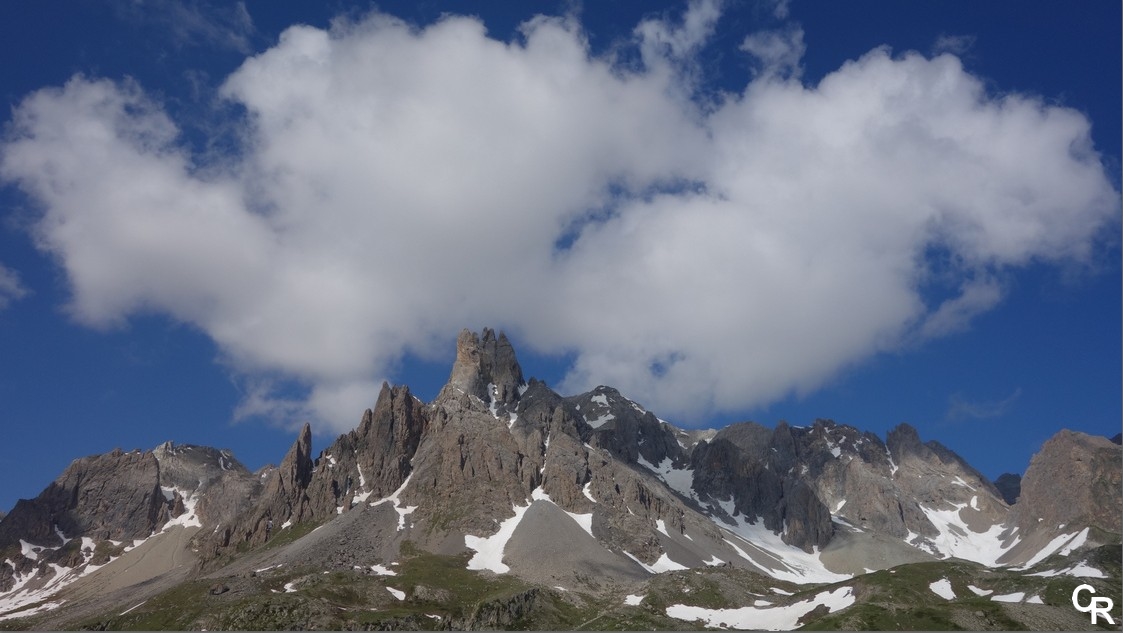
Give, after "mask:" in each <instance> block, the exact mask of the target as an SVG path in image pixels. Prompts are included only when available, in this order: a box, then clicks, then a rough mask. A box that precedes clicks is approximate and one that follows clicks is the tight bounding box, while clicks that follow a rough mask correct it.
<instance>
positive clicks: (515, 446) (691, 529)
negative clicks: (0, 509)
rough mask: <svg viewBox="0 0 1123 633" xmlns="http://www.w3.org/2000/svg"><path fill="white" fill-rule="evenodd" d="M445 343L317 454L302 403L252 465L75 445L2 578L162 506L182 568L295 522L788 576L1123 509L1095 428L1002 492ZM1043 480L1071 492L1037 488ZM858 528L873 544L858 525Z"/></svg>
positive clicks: (902, 432) (555, 568)
mask: <svg viewBox="0 0 1123 633" xmlns="http://www.w3.org/2000/svg"><path fill="white" fill-rule="evenodd" d="M456 349H457V356H456V360H455V362H454V364H453V367H452V370H451V372H450V376H449V380H448V383H447V384H446V386H445V387H444V388H443V389H442V390H441V392H440V394H439V395H438V396H437V398H436V399H435V400H434V401H433V402H430V403H424V402H422V401H420V400H419V399H417V398H416V397H415V396H414V395H413V394H412V393H411V392H410V390H409V388H408V387H405V386H396V387H391V386H390V385H383V387H382V389H381V391H380V393H379V394H378V398H377V403H376V404H375V406H374V407H373V409H370V410H367V411H365V412H364V413H363V414H362V416H361V419H360V422H359V424H358V426H357V427H356V428H355V429H354V430H352V431H351V432H349V433H346V434H344V435H341V436H340V437H339V438H337V439H336V440H335V441H334V442H333V443H332V444H331V445H330V446H328V447H327V448H325V449H324V450H323V451H321V452H320V453H319V454H318V455H317V456H315V457H313V455H312V436H311V429H310V427H308V426H307V425H306V426H305V427H304V428H303V429H302V430H301V431H300V433H299V434H298V436H297V438H296V440H295V441H294V443H293V445H292V447H291V448H290V450H289V451H288V453H287V454H286V455H285V457H284V459H283V460H282V461H281V463H280V465H279V466H277V467H270V468H267V469H263V470H262V471H259V472H258V473H250V472H248V471H247V470H246V469H245V467H244V466H242V465H241V464H240V463H238V462H237V460H235V459H234V457H233V456H232V455H231V454H229V452H227V451H217V450H215V449H209V448H205V447H192V446H176V445H173V444H171V443H167V444H164V445H161V446H159V447H157V448H156V449H154V450H152V451H148V452H140V451H134V452H133V453H122V452H120V451H115V452H114V453H110V454H107V455H102V456H92V457H88V458H83V459H80V460H76V461H75V462H74V463H73V464H72V465H71V467H70V468H68V469H67V471H66V472H64V473H63V475H61V476H60V478H59V479H58V480H56V482H54V483H52V484H51V485H50V486H48V488H47V489H46V490H44V492H43V493H42V494H41V495H40V496H39V497H37V498H36V499H34V500H25V501H21V502H20V504H17V506H16V508H14V509H13V511H12V513H11V514H10V515H9V516H8V517H6V518H4V519H3V520H2V521H0V555H2V556H3V558H2V560H3V562H2V563H0V592H4V591H9V592H15V589H14V588H23V589H26V588H34V587H35V586H36V584H35V583H30V584H29V579H32V578H38V579H39V580H38V581H37V582H38V586H45V585H48V584H49V583H50V582H51V580H50V579H51V578H52V577H57V575H58V574H62V573H66V572H65V570H66V569H73V570H79V569H84V568H86V567H90V568H92V567H93V566H94V565H96V564H100V563H103V562H108V561H110V560H114V559H115V557H119V556H122V555H124V554H125V553H126V552H127V550H128V547H124V546H122V545H121V544H122V543H125V542H130V541H131V542H141V541H143V540H145V539H149V538H151V537H153V536H154V535H157V536H158V535H161V534H164V533H166V532H167V530H168V529H170V528H171V527H173V526H177V525H178V526H185V527H191V526H194V527H191V529H192V530H194V531H192V532H190V534H191V535H193V538H192V541H191V549H192V550H193V551H194V552H197V554H195V555H197V557H198V565H199V570H200V571H199V573H208V574H215V573H220V570H223V569H232V568H233V567H231V566H235V567H236V566H237V565H239V564H242V565H243V566H244V564H243V563H238V561H239V560H240V559H241V557H244V556H245V555H246V554H245V553H246V552H254V551H259V550H260V551H261V552H263V554H262V556H263V555H264V552H268V551H273V550H271V549H269V548H265V549H262V548H263V546H266V545H272V544H271V543H269V542H268V541H270V539H271V538H279V537H284V538H282V539H281V540H282V541H284V542H288V541H287V540H286V539H288V537H287V536H285V535H287V534H289V531H290V530H291V531H293V533H294V534H295V533H298V531H299V534H305V536H303V537H301V538H300V539H298V540H297V541H296V542H294V543H293V544H292V545H291V546H288V545H286V546H284V547H282V548H281V549H280V550H279V551H282V552H283V556H282V558H280V559H277V560H283V561H285V562H284V563H283V564H285V565H298V564H299V565H319V566H321V567H322V566H324V565H326V566H327V568H328V569H337V570H350V569H351V568H352V567H354V566H356V565H360V566H361V565H362V564H365V565H367V566H370V564H371V563H376V566H377V565H386V564H390V563H391V562H392V561H394V560H397V559H398V558H400V557H401V555H402V551H403V548H405V547H409V548H420V550H422V551H428V552H432V553H434V554H438V555H452V556H467V557H468V569H478V570H484V571H486V572H488V573H495V574H507V573H510V574H512V575H514V576H517V577H519V578H523V579H527V580H530V581H533V582H536V583H541V584H542V585H543V586H560V585H565V586H574V585H575V584H577V585H580V584H582V583H584V584H585V585H588V584H589V583H603V582H616V583H629V582H638V581H641V580H643V579H646V578H649V577H651V576H652V574H655V575H658V574H662V573H667V572H671V571H673V570H676V569H687V568H697V569H705V568H708V567H711V566H714V565H729V566H732V567H735V568H744V569H746V570H752V571H753V572H754V573H763V574H766V575H767V576H770V577H772V578H775V579H779V580H784V581H790V582H795V583H808V582H829V581H833V580H838V579H845V578H848V577H849V575H850V574H852V573H855V572H854V571H849V570H855V569H856V570H859V571H860V570H862V569H879V568H883V567H885V566H887V565H889V564H896V563H891V562H889V561H893V560H896V561H904V560H939V559H945V558H948V557H960V558H967V559H969V560H975V561H976V562H981V563H983V564H985V565H990V566H995V565H1000V566H1001V565H1005V566H1011V565H1017V564H1028V563H1033V562H1034V561H1035V560H1040V559H1043V558H1044V557H1045V556H1048V555H1049V554H1052V553H1055V552H1057V551H1061V548H1062V547H1064V548H1065V549H1064V551H1082V550H1084V549H1087V548H1089V547H1092V546H1094V545H1095V544H1096V543H1100V542H1104V539H1107V540H1108V541H1109V542H1110V541H1111V539H1112V538H1115V537H1113V536H1112V535H1118V534H1119V532H1120V531H1121V530H1120V526H1119V522H1118V517H1119V515H1120V511H1119V510H1118V509H1119V508H1121V507H1123V502H1120V501H1119V497H1120V493H1119V488H1120V485H1119V484H1120V481H1119V452H1120V450H1119V445H1118V444H1112V443H1111V442H1110V441H1108V440H1106V439H1102V441H1100V438H1089V437H1088V436H1085V435H1083V434H1078V433H1072V432H1062V433H1061V434H1058V436H1057V437H1055V438H1053V440H1050V442H1049V443H1047V444H1046V446H1045V447H1043V449H1042V452H1041V453H1040V454H1039V455H1038V456H1037V457H1035V458H1034V461H1033V463H1032V464H1031V465H1030V469H1029V470H1028V471H1027V473H1026V477H1025V479H1024V480H1023V482H1022V484H1023V485H1022V496H1021V497H1020V498H1018V501H1017V503H1014V504H1011V503H1009V502H1008V501H1007V500H1006V499H1005V498H1004V496H1003V492H1000V490H999V488H997V487H996V486H995V485H994V484H993V483H991V482H989V481H988V480H987V479H986V478H985V477H984V476H982V475H981V474H980V473H979V472H978V471H976V470H975V469H974V468H972V467H971V466H970V465H969V464H967V463H966V462H964V461H963V460H962V459H961V458H960V457H959V456H958V455H956V454H955V453H954V452H952V451H951V450H949V449H947V448H946V447H944V446H942V445H940V444H939V443H937V442H931V441H930V442H922V441H921V439H920V437H919V435H918V434H917V432H916V430H915V429H913V428H912V427H910V426H908V425H901V426H899V427H897V428H895V429H893V430H892V431H890V433H889V434H888V436H887V437H886V440H885V441H884V442H882V440H881V439H880V438H878V437H877V436H875V435H873V434H871V433H865V432H862V431H859V430H858V429H855V428H853V427H850V426H847V425H840V424H836V423H834V422H833V421H830V420H817V421H816V422H815V423H814V424H813V425H811V426H809V427H799V426H791V425H788V424H786V423H783V422H781V423H780V424H778V425H777V426H776V427H775V428H772V429H769V428H766V427H764V426H761V425H759V424H755V423H751V422H745V423H739V424H733V425H730V426H728V427H725V428H723V429H721V430H717V431H713V430H711V431H688V430H682V429H678V428H676V427H674V426H673V425H671V424H669V423H667V422H665V421H663V420H660V419H659V418H658V417H657V416H655V415H654V414H653V413H652V412H649V411H647V410H645V409H644V408H643V407H642V406H641V405H640V404H638V403H635V402H632V401H631V400H628V399H627V398H626V397H624V396H623V395H622V394H620V393H619V392H618V391H616V390H615V389H612V388H610V387H605V386H601V387H597V388H596V389H594V390H592V391H590V392H588V393H584V394H579V395H576V396H571V397H561V396H559V395H558V394H556V393H555V392H554V391H552V390H551V389H550V388H549V387H548V386H547V385H546V384H545V383H543V382H541V381H537V380H534V379H531V380H530V381H529V382H527V381H525V380H524V378H523V374H522V370H521V367H520V366H519V364H518V361H517V359H516V357H515V354H514V350H513V348H512V347H511V345H510V342H509V341H508V340H507V338H506V336H504V335H503V334H502V333H499V334H498V335H496V333H495V332H493V331H491V330H486V329H485V330H484V331H483V333H482V334H481V335H476V334H475V333H472V332H470V331H467V330H465V331H464V332H461V334H460V335H459V337H458V339H457V347H456ZM1113 460H1114V461H1113ZM1082 481H1089V482H1093V484H1092V485H1090V486H1085V487H1083V488H1082V487H1081V486H1080V483H1079V482H1082ZM1065 486H1067V488H1066V487H1065ZM1058 489H1063V490H1066V491H1070V492H1071V494H1070V495H1069V496H1068V497H1067V499H1068V500H1069V502H1068V503H1066V504H1058V503H1056V502H1055V501H1050V499H1051V498H1050V496H1049V495H1050V491H1052V490H1058ZM1104 499H1107V500H1108V503H1106V504H1104V503H1103V500H1104ZM1097 504H1098V506H1097ZM1112 512H1114V513H1115V514H1114V517H1115V521H1114V522H1112V518H1111V513H1112ZM270 526H271V527H270ZM304 526H320V527H325V528H330V529H324V530H322V531H321V530H317V531H316V532H311V533H310V532H309V530H310V529H311V528H310V527H304ZM1085 528H1088V529H1085ZM1081 530H1083V531H1081ZM1089 530H1092V531H1091V532H1089ZM332 535H334V536H332ZM77 537H82V540H81V541H78V540H76V538H77ZM1062 537H1063V538H1062ZM871 539H872V540H871ZM79 542H80V543H81V546H80V547H79V546H78V545H76V544H77V543H79ZM875 542H876V543H880V544H881V545H878V546H877V547H878V548H880V549H879V550H877V551H874V553H873V554H870V553H869V552H870V551H871V550H869V546H868V545H862V543H875ZM68 543H70V544H71V545H69V546H68ZM892 543H895V544H896V545H893V546H892V547H891V548H889V549H888V550H887V549H886V547H885V546H886V544H892ZM298 544H299V547H298V546H297V545H298ZM545 544H551V545H549V546H547V545H545ZM980 544H982V545H980ZM544 547H546V550H545V551H549V552H550V555H549V556H547V557H545V558H544V557H543V551H544V550H543V548H544ZM1050 547H1051V548H1053V549H1052V550H1050V551H1046V550H1048V548H1050ZM294 548H295V549H294ZM496 548H498V549H497V552H498V553H497V554H496V553H495V552H496ZM893 548H896V549H893ZM988 548H989V549H988ZM95 550H97V551H98V552H99V553H98V556H99V557H98V558H97V563H94V562H93V560H94V558H93V557H94V555H95ZM887 551H897V552H898V554H894V555H893V556H888V557H887V556H886V555H885V553H886V552H887ZM980 551H984V554H985V555H984V554H980V553H979V552H980ZM75 552H77V553H75ZM301 552H303V553H301ZM825 552H829V553H830V554H831V555H830V556H829V557H827V556H824V553H825ZM901 552H904V553H903V554H902V553H901ZM910 552H911V553H910ZM277 555H278V556H281V554H277ZM255 556H256V555H255ZM253 560H266V559H262V558H260V556H258V557H257V558H254V559H253ZM840 560H842V561H845V562H844V564H840V563H838V561H840ZM545 561H549V563H548V564H544V562H545ZM56 566H57V567H56ZM57 569H61V570H63V571H57ZM250 571H252V570H250ZM83 573H85V572H83ZM52 574H53V576H52ZM286 591H288V590H287V589H286ZM2 597H3V594H0V598H2ZM0 615H2V614H0Z"/></svg>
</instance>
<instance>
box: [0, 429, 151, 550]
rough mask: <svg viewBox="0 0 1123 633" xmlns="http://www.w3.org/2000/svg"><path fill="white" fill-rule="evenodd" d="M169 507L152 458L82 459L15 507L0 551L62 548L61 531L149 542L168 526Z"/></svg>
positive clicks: (0, 526) (0, 533)
mask: <svg viewBox="0 0 1123 633" xmlns="http://www.w3.org/2000/svg"><path fill="white" fill-rule="evenodd" d="M169 507H170V506H169V503H168V499H166V498H165V496H164V494H163V492H162V491H161V490H160V466H159V463H158V462H157V461H156V458H155V457H154V456H153V455H152V453H150V452H140V451H133V452H130V453H125V452H122V451H120V450H116V451H113V452H112V453H106V454H104V455H93V456H90V457H83V458H81V459H76V460H74V461H73V462H72V463H71V464H70V466H68V467H67V469H66V470H65V471H63V473H62V474H61V475H60V476H59V477H58V479H56V480H55V481H53V482H52V483H51V484H50V485H49V486H47V488H46V489H45V490H44V491H43V492H42V493H40V494H39V496H38V497H36V498H35V499H31V500H25V499H21V500H20V501H19V502H18V503H17V504H16V507H15V508H13V509H12V512H11V514H10V515H9V516H8V517H6V518H5V519H4V521H3V522H2V523H0V549H2V548H4V547H5V546H8V545H11V544H13V543H17V542H18V541H19V540H20V539H24V540H28V541H31V542H35V543H44V544H51V545H61V544H62V540H63V538H62V537H60V536H59V535H58V531H61V532H62V533H63V534H65V535H67V536H70V537H73V536H75V535H86V536H89V537H91V538H94V539H98V540H109V539H112V540H116V541H132V540H134V539H140V538H145V537H147V536H148V535H149V534H151V533H152V532H153V531H154V530H155V529H156V528H157V527H158V526H160V525H162V524H163V522H164V520H166V518H167V514H168V510H169ZM56 528H57V529H56Z"/></svg>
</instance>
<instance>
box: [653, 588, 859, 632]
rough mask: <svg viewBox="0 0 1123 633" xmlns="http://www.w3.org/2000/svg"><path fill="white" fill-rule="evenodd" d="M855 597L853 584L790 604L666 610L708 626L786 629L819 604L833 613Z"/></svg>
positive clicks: (671, 607)
mask: <svg viewBox="0 0 1123 633" xmlns="http://www.w3.org/2000/svg"><path fill="white" fill-rule="evenodd" d="M855 600H856V599H855V597H854V592H853V589H852V588H851V587H839V588H838V589H835V590H833V591H823V592H820V593H818V594H816V595H815V596H814V597H813V598H809V599H807V600H802V601H800V602H797V603H795V604H791V605H787V606H780V607H770V606H764V607H758V606H751V607H741V608H739V609H706V608H703V607H694V606H690V605H685V604H674V605H671V606H669V607H667V610H666V613H667V615H668V616H669V617H672V618H675V619H678V620H686V621H688V622H693V621H698V620H701V621H702V622H703V623H704V624H705V626H712V627H722V628H734V629H755V630H767V631H783V630H791V629H794V628H796V627H797V626H798V622H799V619H800V618H801V617H803V616H804V615H806V614H807V613H810V612H811V611H812V610H813V609H815V608H816V607H818V606H819V605H825V606H826V607H827V609H828V611H829V612H830V613H834V612H835V611H838V610H840V609H845V608H846V607H849V606H850V605H852V604H854V602H855ZM758 603H759V601H758Z"/></svg>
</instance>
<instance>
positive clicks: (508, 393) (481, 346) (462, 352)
mask: <svg viewBox="0 0 1123 633" xmlns="http://www.w3.org/2000/svg"><path fill="white" fill-rule="evenodd" d="M525 384H526V382H525V381H524V380H523V374H522V368H521V367H520V366H519V362H518V360H517V359H516V358H515V350H514V348H513V347H512V346H511V342H510V341H509V340H507V336H506V335H505V334H503V333H502V332H500V333H499V336H498V337H497V336H496V335H495V331H494V330H491V329H489V328H484V330H483V336H482V337H481V336H477V335H476V333H475V332H472V331H470V330H467V329H465V330H462V331H461V332H460V335H459V336H458V337H457V339H456V361H455V362H454V363H453V365H452V373H451V375H450V376H449V379H448V384H447V385H446V386H445V389H446V390H447V389H456V390H460V391H463V392H464V393H467V394H468V395H472V396H475V397H477V398H479V399H480V400H483V401H484V402H487V403H496V404H500V405H505V406H510V405H512V404H514V402H515V401H516V400H518V398H519V389H520V387H522V386H523V385H525Z"/></svg>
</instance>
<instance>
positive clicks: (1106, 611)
mask: <svg viewBox="0 0 1123 633" xmlns="http://www.w3.org/2000/svg"><path fill="white" fill-rule="evenodd" d="M1085 591H1087V592H1089V593H1096V588H1095V587H1093V586H1092V585H1080V586H1079V587H1077V588H1076V589H1073V590H1072V606H1074V607H1076V610H1077V611H1083V612H1084V613H1091V618H1092V624H1095V623H1096V620H1097V619H1098V617H1099V616H1101V615H1102V616H1103V617H1104V619H1105V620H1107V621H1108V622H1110V623H1111V625H1112V626H1115V620H1112V619H1111V614H1110V611H1111V610H1112V609H1113V608H1114V607H1115V603H1114V602H1112V601H1111V598H1104V597H1095V598H1092V599H1091V600H1089V601H1088V604H1086V605H1083V606H1081V605H1080V594H1081V593H1083V592H1085Z"/></svg>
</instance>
